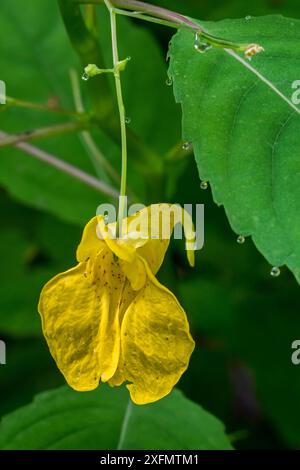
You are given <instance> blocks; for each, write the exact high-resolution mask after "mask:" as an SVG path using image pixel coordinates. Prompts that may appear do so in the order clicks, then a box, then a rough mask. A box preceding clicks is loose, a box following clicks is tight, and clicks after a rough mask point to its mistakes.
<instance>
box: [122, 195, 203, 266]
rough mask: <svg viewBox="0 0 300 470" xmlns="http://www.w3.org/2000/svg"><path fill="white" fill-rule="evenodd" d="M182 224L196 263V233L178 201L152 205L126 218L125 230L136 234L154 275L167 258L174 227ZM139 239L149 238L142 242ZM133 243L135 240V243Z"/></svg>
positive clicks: (190, 255)
mask: <svg viewBox="0 0 300 470" xmlns="http://www.w3.org/2000/svg"><path fill="white" fill-rule="evenodd" d="M178 223H179V224H181V225H182V226H183V229H184V234H185V238H186V250H187V258H188V261H189V263H190V265H191V266H194V241H195V232H194V227H193V221H192V218H191V216H190V214H189V213H188V212H187V211H185V210H184V209H182V207H181V206H179V205H176V204H166V203H164V204H152V205H151V206H149V207H146V208H145V209H143V210H141V211H140V212H138V213H137V214H135V215H133V216H131V217H128V218H127V226H126V230H127V232H128V233H129V234H130V233H131V232H134V233H137V232H138V231H140V238H137V240H136V251H137V253H138V254H139V255H140V256H141V257H142V258H144V259H145V261H146V262H147V264H148V266H149V267H150V269H151V271H152V272H153V274H156V273H157V272H158V270H159V268H160V266H161V264H162V262H163V260H164V257H165V254H166V251H167V249H168V246H169V243H170V238H171V236H172V233H173V230H174V226H175V225H176V224H178ZM140 239H143V240H145V239H147V241H146V242H145V241H144V243H142V244H141V243H140ZM132 244H133V243H132Z"/></svg>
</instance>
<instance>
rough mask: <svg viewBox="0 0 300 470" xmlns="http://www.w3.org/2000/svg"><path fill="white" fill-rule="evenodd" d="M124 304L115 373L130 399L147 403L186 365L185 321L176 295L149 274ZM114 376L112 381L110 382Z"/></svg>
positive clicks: (169, 385) (188, 349)
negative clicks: (131, 297) (144, 282)
mask: <svg viewBox="0 0 300 470" xmlns="http://www.w3.org/2000/svg"><path fill="white" fill-rule="evenodd" d="M147 271H148V276H149V278H148V280H147V283H146V284H145V287H144V288H143V289H141V290H140V291H139V292H138V294H137V296H136V298H135V299H134V300H133V302H132V303H131V304H130V306H129V307H128V309H127V311H126V313H125V315H124V319H123V323H122V329H121V350H122V353H121V361H120V363H119V367H118V371H117V374H119V376H123V378H125V379H126V380H127V381H129V382H131V384H130V385H127V388H128V389H129V391H130V395H131V398H132V400H133V401H134V403H136V404H146V403H151V402H154V401H156V400H159V399H160V398H162V397H164V396H165V395H167V394H168V393H169V392H170V391H171V390H172V388H173V387H174V385H175V384H176V383H177V381H178V380H179V378H180V376H181V375H182V374H183V372H184V371H185V370H186V369H187V366H188V362H189V359H190V356H191V354H192V352H193V349H194V341H193V339H192V337H191V335H190V332H189V324H188V321H187V318H186V315H185V312H184V310H183V309H182V307H181V306H180V304H179V302H178V301H177V299H176V297H175V296H174V295H173V294H172V292H170V291H169V290H168V289H167V288H166V287H164V286H163V285H161V284H160V283H159V282H158V281H157V279H156V278H155V277H154V276H153V275H152V274H151V272H150V270H149V268H148V269H147ZM114 382H115V381H114V377H113V379H112V382H110V383H112V384H114Z"/></svg>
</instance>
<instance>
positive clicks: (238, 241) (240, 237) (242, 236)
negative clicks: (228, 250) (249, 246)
mask: <svg viewBox="0 0 300 470" xmlns="http://www.w3.org/2000/svg"><path fill="white" fill-rule="evenodd" d="M245 240H246V239H245V237H244V235H239V236H238V237H237V239H236V241H237V243H238V244H239V245H243V243H245Z"/></svg>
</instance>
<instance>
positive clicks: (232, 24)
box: [170, 16, 300, 280]
mask: <svg viewBox="0 0 300 470" xmlns="http://www.w3.org/2000/svg"><path fill="white" fill-rule="evenodd" d="M204 27H205V28H206V30H208V31H209V32H210V33H213V34H214V35H217V36H222V37H225V38H228V39H231V40H233V41H237V42H242V43H252V42H256V43H259V44H261V45H262V46H263V47H264V48H265V52H264V53H261V54H260V55H258V56H255V57H254V58H253V60H252V65H253V66H255V68H257V69H258V70H259V71H260V73H261V74H263V75H264V76H265V77H267V78H268V79H269V80H271V81H272V82H273V83H274V84H275V85H276V86H277V87H278V89H279V90H280V91H281V92H282V93H284V94H285V95H286V96H287V97H291V95H292V92H293V91H294V90H293V89H292V83H293V82H294V81H295V80H296V79H297V76H298V74H299V63H298V62H299V61H298V57H299V53H300V46H299V41H298V40H297V37H298V36H299V31H300V22H299V21H297V20H291V19H285V18H283V17H280V16H270V17H262V18H251V19H242V20H224V21H221V22H219V23H204ZM193 44H194V35H193V33H191V32H187V31H180V32H178V33H177V35H176V36H175V37H174V39H173V41H172V47H171V51H170V56H171V65H170V74H171V76H172V77H173V81H174V92H175V97H176V100H177V102H179V103H181V105H182V110H183V136H184V139H186V140H188V141H191V142H192V143H193V146H194V152H195V156H196V160H197V164H198V169H199V174H200V177H201V179H204V180H209V182H210V184H211V187H212V191H213V196H214V200H215V202H216V203H217V204H223V205H224V207H225V210H226V213H227V216H228V218H229V221H230V224H231V226H232V228H233V230H235V231H236V232H237V233H238V234H243V235H245V236H247V235H251V236H252V238H253V240H254V243H255V244H256V246H257V248H258V249H259V250H260V251H261V252H262V253H263V255H264V256H265V257H266V258H267V260H268V261H269V262H270V263H271V264H272V265H274V266H281V265H284V264H286V265H287V266H288V267H289V268H290V269H291V270H292V271H293V273H294V274H295V276H296V277H297V279H298V280H300V217H299V212H300V184H299V183H300V172H299V168H300V167H299V158H298V148H299V144H300V141H299V139H300V137H299V136H300V117H299V115H298V114H297V113H296V112H295V110H294V109H293V108H292V107H291V106H290V105H289V104H287V103H286V102H285V101H284V100H282V99H281V98H280V97H279V96H278V95H276V94H275V93H274V92H273V91H271V89H270V88H269V87H268V86H267V85H266V84H265V83H263V82H262V81H261V80H259V79H258V77H257V76H256V75H254V74H253V73H251V72H250V71H249V70H247V69H246V68H244V67H243V66H242V65H241V64H240V63H239V62H238V61H236V60H234V58H233V57H231V56H229V55H228V54H226V52H225V51H223V50H220V49H212V50H209V51H208V52H207V53H205V54H199V53H198V52H197V51H196V50H195V49H194V47H193Z"/></svg>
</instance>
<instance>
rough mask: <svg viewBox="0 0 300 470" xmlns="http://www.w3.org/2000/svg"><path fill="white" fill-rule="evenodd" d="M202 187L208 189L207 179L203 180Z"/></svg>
mask: <svg viewBox="0 0 300 470" xmlns="http://www.w3.org/2000/svg"><path fill="white" fill-rule="evenodd" d="M200 188H201V189H204V190H205V189H207V188H208V182H207V181H201V183H200Z"/></svg>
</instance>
